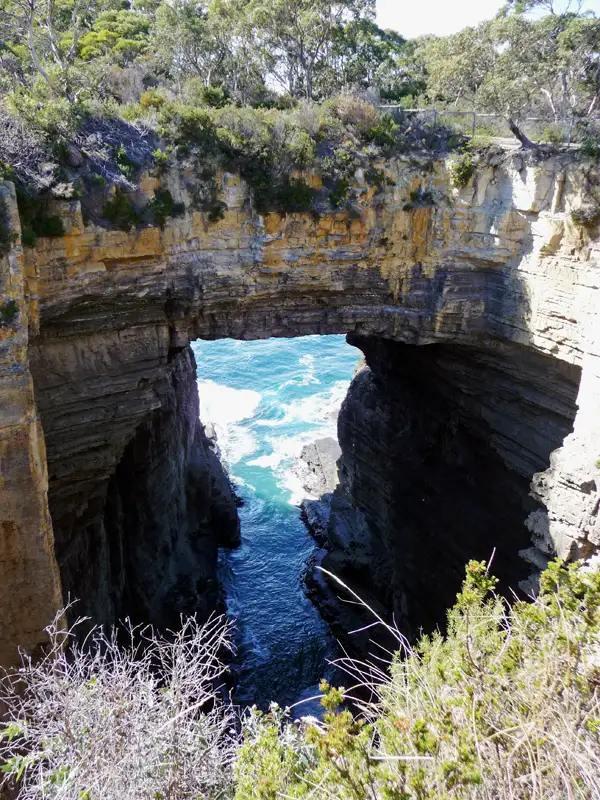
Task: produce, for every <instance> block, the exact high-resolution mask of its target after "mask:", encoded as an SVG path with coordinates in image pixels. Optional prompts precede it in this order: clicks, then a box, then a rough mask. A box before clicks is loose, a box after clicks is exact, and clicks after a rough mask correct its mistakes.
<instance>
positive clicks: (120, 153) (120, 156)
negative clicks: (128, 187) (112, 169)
mask: <svg viewBox="0 0 600 800" xmlns="http://www.w3.org/2000/svg"><path fill="white" fill-rule="evenodd" d="M115 163H116V165H117V167H118V168H119V171H120V172H121V174H122V175H125V177H126V178H133V176H134V175H135V173H136V172H137V164H136V163H135V162H134V161H132V160H131V158H129V156H128V155H127V149H126V147H125V145H124V144H122V143H121V144H120V145H119V147H118V148H117V149H116V150H115Z"/></svg>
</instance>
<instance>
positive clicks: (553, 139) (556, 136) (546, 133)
mask: <svg viewBox="0 0 600 800" xmlns="http://www.w3.org/2000/svg"><path fill="white" fill-rule="evenodd" d="M542 141H543V142H548V143H549V144H553V145H561V144H562V143H563V141H564V135H563V129H562V127H561V126H560V125H546V127H545V128H544V130H543V131H542Z"/></svg>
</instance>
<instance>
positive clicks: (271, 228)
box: [263, 214, 283, 236]
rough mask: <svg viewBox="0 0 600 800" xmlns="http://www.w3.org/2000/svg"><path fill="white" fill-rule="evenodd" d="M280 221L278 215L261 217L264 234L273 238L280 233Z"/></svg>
mask: <svg viewBox="0 0 600 800" xmlns="http://www.w3.org/2000/svg"><path fill="white" fill-rule="evenodd" d="M282 221H283V218H282V217H281V215H280V214H265V216H264V217H263V225H264V228H265V233H266V234H267V235H269V236H274V235H275V234H276V233H280V228H281V223H282Z"/></svg>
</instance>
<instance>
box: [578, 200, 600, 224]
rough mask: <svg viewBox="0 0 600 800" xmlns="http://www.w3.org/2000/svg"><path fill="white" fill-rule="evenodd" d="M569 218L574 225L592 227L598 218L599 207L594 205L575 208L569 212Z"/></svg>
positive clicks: (599, 217) (599, 218) (599, 216)
mask: <svg viewBox="0 0 600 800" xmlns="http://www.w3.org/2000/svg"><path fill="white" fill-rule="evenodd" d="M571 219H572V220H573V222H574V223H575V225H579V226H580V227H582V228H593V227H594V225H595V224H596V223H597V222H598V220H600V208H598V206H594V205H588V206H581V207H580V208H575V209H573V211H572V212H571Z"/></svg>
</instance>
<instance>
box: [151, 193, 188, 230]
mask: <svg viewBox="0 0 600 800" xmlns="http://www.w3.org/2000/svg"><path fill="white" fill-rule="evenodd" d="M148 211H149V212H150V214H151V216H152V219H153V220H154V223H155V224H156V225H158V226H159V227H160V228H164V227H165V225H166V223H167V219H168V218H169V217H179V216H181V215H182V214H184V213H185V205H184V204H183V203H176V202H175V200H173V195H172V194H171V192H170V191H169V190H168V189H156V190H155V192H154V199H153V200H151V201H150V203H148Z"/></svg>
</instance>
